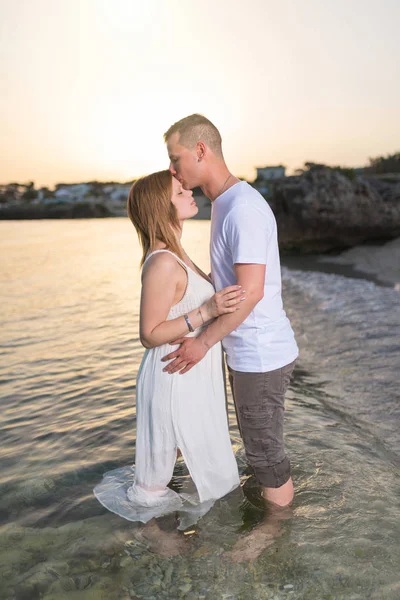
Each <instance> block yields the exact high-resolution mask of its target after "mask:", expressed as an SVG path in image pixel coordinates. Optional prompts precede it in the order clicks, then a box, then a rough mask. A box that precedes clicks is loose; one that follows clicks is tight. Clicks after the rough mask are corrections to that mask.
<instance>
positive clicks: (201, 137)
mask: <svg viewBox="0 0 400 600" xmlns="http://www.w3.org/2000/svg"><path fill="white" fill-rule="evenodd" d="M174 133H179V143H180V144H181V145H182V146H185V148H189V150H192V149H193V148H194V147H195V145H196V144H197V143H198V142H204V143H205V144H207V146H208V147H209V148H210V149H211V150H212V151H213V152H214V154H215V155H216V156H220V157H222V138H221V134H220V132H219V131H218V129H217V128H216V127H215V125H214V124H213V123H211V121H210V120H209V119H207V118H206V117H204V116H203V115H200V114H198V113H195V114H194V115H189V116H188V117H185V118H184V119H181V120H180V121H177V122H176V123H174V124H173V125H171V127H170V128H169V129H168V131H166V132H165V133H164V141H165V142H167V141H168V139H169V138H170V137H171V135H173V134H174Z"/></svg>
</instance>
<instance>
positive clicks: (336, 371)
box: [0, 219, 400, 600]
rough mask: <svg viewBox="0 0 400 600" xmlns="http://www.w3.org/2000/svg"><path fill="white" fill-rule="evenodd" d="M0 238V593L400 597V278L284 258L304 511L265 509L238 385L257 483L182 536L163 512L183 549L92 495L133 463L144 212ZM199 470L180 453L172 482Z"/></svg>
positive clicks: (195, 244)
mask: <svg viewBox="0 0 400 600" xmlns="http://www.w3.org/2000/svg"><path fill="white" fill-rule="evenodd" d="M208 227H209V223H208V222H201V221H197V222H190V223H187V226H186V232H185V235H184V238H185V239H184V245H185V247H186V249H187V251H188V252H189V254H190V255H191V256H192V258H193V259H194V260H195V262H197V264H199V265H200V266H201V267H204V269H206V268H207V266H208V256H207V254H208ZM0 240H1V241H0V245H1V253H2V270H1V275H0V283H1V290H2V292H1V293H2V300H3V312H2V336H1V343H0V357H1V359H0V360H1V368H0V385H1V398H2V414H1V421H2V424H1V439H2V443H1V448H0V466H1V469H0V519H1V528H0V553H1V555H0V577H1V581H2V584H1V591H0V597H1V598H7V599H11V598H17V599H18V600H20V599H21V600H24V599H29V600H31V599H35V598H40V597H43V598H47V599H53V600H61V599H62V598H65V599H71V600H72V599H74V598H79V599H83V600H85V599H88V600H89V599H96V600H97V599H100V600H101V599H103V598H104V599H107V600H114V599H127V598H147V599H150V598H157V599H158V598H171V599H174V600H175V599H177V598H187V599H189V600H190V599H194V598H196V599H197V598H207V599H208V598H209V599H212V600H214V599H215V600H217V599H219V598H221V599H222V598H226V599H232V600H233V599H235V600H236V599H237V600H239V599H240V600H241V599H244V600H247V599H249V600H250V599H253V598H255V599H257V598H260V599H264V598H267V599H268V598H271V599H275V600H276V599H283V598H296V599H297V598H299V599H303V598H304V599H310V600H311V599H316V598H317V599H319V598H326V599H328V598H338V599H339V598H346V599H347V598H354V599H356V598H357V599H358V598H359V599H365V598H373V599H375V598H376V599H381V598H390V599H392V598H393V599H395V598H399V597H400V577H399V574H398V573H399V567H400V552H399V547H398V539H399V534H400V519H399V516H400V507H399V497H400V495H399V493H400V484H399V477H398V471H399V469H398V467H399V457H400V440H399V428H398V422H399V402H398V400H399V397H398V371H399V368H400V351H399V339H400V311H399V300H400V295H399V292H398V291H396V290H394V289H393V288H391V287H380V286H377V285H375V284H374V283H372V282H370V281H365V280H362V279H357V280H356V279H353V278H348V277H343V276H339V275H335V274H325V273H318V272H304V271H303V272H300V271H289V270H288V269H286V268H285V269H284V271H283V275H284V289H285V296H284V298H285V305H286V309H287V312H288V314H289V316H290V318H291V320H292V324H293V326H294V329H295V331H296V336H297V339H298V343H299V346H300V348H301V357H300V359H299V361H298V364H297V368H296V371H295V378H294V381H293V384H292V386H291V389H290V391H289V393H288V402H287V411H286V444H287V450H288V454H289V456H290V458H291V460H292V466H293V477H294V481H295V486H296V498H295V503H294V506H293V510H292V511H291V512H289V513H288V514H285V515H284V518H282V520H281V521H280V522H279V523H276V522H274V520H273V518H271V517H268V516H267V517H265V515H264V510H263V506H262V503H261V500H260V497H259V490H258V489H257V486H255V484H254V481H253V478H252V477H251V476H250V472H249V470H248V468H247V466H246V461H245V459H244V454H243V448H242V445H241V441H240V437H239V434H238V430H237V425H236V420H235V416H234V409H233V405H232V401H231V397H230V396H229V405H228V406H229V420H230V430H231V437H232V442H233V446H234V450H235V452H236V456H237V459H238V462H239V467H240V473H241V476H242V482H243V484H244V485H243V487H242V488H240V489H238V490H236V491H235V492H233V493H232V494H230V495H229V496H228V497H226V498H224V499H222V500H220V501H219V502H217V503H216V505H215V506H214V507H213V508H212V510H211V511H210V512H209V513H208V514H207V515H206V516H205V517H203V519H201V520H200V521H199V522H198V523H197V524H196V525H195V526H193V527H190V529H188V530H187V531H186V532H185V534H186V535H185V534H182V533H180V534H177V533H176V519H175V516H174V515H170V516H167V517H164V518H163V519H160V520H159V525H160V528H161V530H162V531H161V532H160V536H162V537H163V538H165V537H166V539H167V540H169V542H168V543H170V546H171V547H172V548H178V549H179V550H180V552H181V554H180V555H178V556H160V554H157V553H154V552H152V551H151V550H152V548H149V547H148V544H147V543H146V542H145V541H144V540H143V538H142V539H140V534H139V532H140V531H141V527H142V526H141V525H135V524H132V523H129V522H126V521H124V520H123V519H121V518H119V517H117V516H116V515H113V514H110V513H108V512H106V511H105V510H104V509H103V508H102V507H101V505H100V504H99V503H98V502H97V501H96V500H95V498H94V497H93V494H92V489H93V487H94V485H95V484H96V483H97V482H98V481H99V480H100V479H101V477H102V474H103V472H105V471H107V470H110V469H112V468H114V467H117V466H121V465H128V464H131V463H133V462H134V440H135V406H134V400H135V377H136V373H137V369H138V366H139V363H140V359H141V355H142V347H141V346H140V343H139V340H138V331H137V326H138V307H139V304H138V299H139V293H140V274H139V270H138V262H139V257H140V251H139V248H138V245H137V243H136V240H135V233H134V231H133V228H132V226H131V225H130V223H129V221H128V220H127V219H104V220H101V219H99V220H82V221H34V222H28V221H20V222H0ZM187 479H188V475H187V472H186V469H185V466H184V464H183V462H182V461H181V460H180V461H178V463H177V468H176V471H175V477H174V480H173V482H172V483H173V485H174V486H175V487H176V488H177V489H179V488H180V487H181V486H182V485H183V484H185V483H186V482H187ZM272 530H273V533H274V534H279V535H275V537H271V535H270V532H271V531H272ZM160 539H161V537H160ZM182 544H183V549H182V548H181V545H182ZM174 545H175V546H174ZM153 550H154V548H153ZM232 552H233V553H232ZM249 556H251V557H252V560H249V561H245V562H235V561H234V560H233V559H236V560H240V559H241V558H243V559H244V558H248V557H249Z"/></svg>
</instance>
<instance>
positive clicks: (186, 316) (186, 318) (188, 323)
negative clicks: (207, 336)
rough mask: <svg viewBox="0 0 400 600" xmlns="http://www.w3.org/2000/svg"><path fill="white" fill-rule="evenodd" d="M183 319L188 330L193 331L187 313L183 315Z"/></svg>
mask: <svg viewBox="0 0 400 600" xmlns="http://www.w3.org/2000/svg"><path fill="white" fill-rule="evenodd" d="M183 317H184V319H185V321H186V325H187V326H188V329H189V331H190V332H191V333H192V332H193V331H194V329H193V327H192V324H191V322H190V321H189V317H188V315H183Z"/></svg>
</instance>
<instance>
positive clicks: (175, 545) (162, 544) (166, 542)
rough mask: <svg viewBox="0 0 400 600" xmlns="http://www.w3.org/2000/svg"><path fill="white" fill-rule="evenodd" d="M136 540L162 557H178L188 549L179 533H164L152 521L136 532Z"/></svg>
mask: <svg viewBox="0 0 400 600" xmlns="http://www.w3.org/2000/svg"><path fill="white" fill-rule="evenodd" d="M134 535H135V537H136V539H138V540H139V541H140V542H144V543H145V544H146V545H147V547H148V549H149V550H150V552H154V554H161V555H162V556H177V555H179V554H182V553H183V552H185V551H186V549H187V542H186V539H185V538H184V537H183V536H182V535H180V534H179V533H178V532H177V531H163V530H162V529H160V527H159V526H158V525H157V523H156V521H155V520H154V519H152V520H151V521H149V522H148V523H146V525H145V526H144V527H143V528H142V529H140V530H138V531H136V533H135V534H134Z"/></svg>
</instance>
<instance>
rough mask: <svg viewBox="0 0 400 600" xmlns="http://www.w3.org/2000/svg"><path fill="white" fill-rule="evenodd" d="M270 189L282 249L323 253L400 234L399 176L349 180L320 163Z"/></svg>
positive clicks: (387, 238)
mask: <svg viewBox="0 0 400 600" xmlns="http://www.w3.org/2000/svg"><path fill="white" fill-rule="evenodd" d="M256 187H257V186H256ZM268 187H269V188H270V190H271V191H270V192H269V193H268V195H266V196H265V197H266V200H267V201H268V203H269V205H270V206H271V208H272V210H273V212H274V214H275V217H276V220H277V224H278V232H279V245H280V248H281V250H283V251H295V250H296V251H300V252H302V253H310V252H327V251H330V250H340V249H345V248H349V247H352V246H355V245H357V244H361V243H363V242H366V241H368V240H390V239H393V238H395V237H398V236H400V179H399V180H397V181H396V180H395V181H394V182H390V181H388V180H385V179H384V178H379V177H377V176H375V177H373V176H369V177H364V178H357V179H355V180H354V181H351V180H350V179H348V178H347V177H345V176H344V175H342V174H341V173H339V172H337V171H335V170H334V169H330V168H328V167H323V166H318V168H311V169H310V170H309V171H307V172H306V173H304V174H303V175H299V176H294V177H286V178H284V179H281V180H279V181H278V182H276V183H271V184H268Z"/></svg>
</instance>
